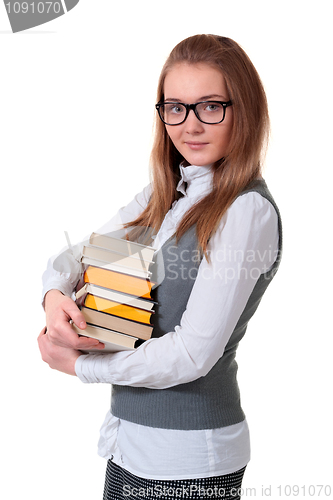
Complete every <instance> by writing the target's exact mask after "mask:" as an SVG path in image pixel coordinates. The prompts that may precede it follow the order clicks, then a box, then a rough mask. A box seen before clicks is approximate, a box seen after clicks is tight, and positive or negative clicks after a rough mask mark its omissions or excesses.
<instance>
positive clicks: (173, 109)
mask: <svg viewBox="0 0 333 500" xmlns="http://www.w3.org/2000/svg"><path fill="white" fill-rule="evenodd" d="M231 105H232V101H227V102H224V101H201V102H196V103H195V104H184V103H183V102H169V101H166V102H159V103H157V104H155V108H156V109H157V111H158V114H159V117H160V118H161V120H162V122H163V123H165V124H166V125H180V124H181V123H184V121H185V120H186V118H187V117H188V114H189V112H190V111H191V109H193V111H194V114H195V116H196V117H197V118H198V120H200V121H201V122H202V123H206V124H208V125H216V124H217V123H221V122H223V120H224V118H225V110H226V109H227V107H228V106H231Z"/></svg>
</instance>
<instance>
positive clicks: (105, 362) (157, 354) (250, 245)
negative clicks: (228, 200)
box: [75, 193, 278, 389]
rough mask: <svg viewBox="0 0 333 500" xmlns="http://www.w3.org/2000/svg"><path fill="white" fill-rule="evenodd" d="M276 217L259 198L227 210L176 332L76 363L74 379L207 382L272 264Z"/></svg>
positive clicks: (153, 384)
mask: <svg viewBox="0 0 333 500" xmlns="http://www.w3.org/2000/svg"><path fill="white" fill-rule="evenodd" d="M277 247H278V229H277V214H276V212H275V210H274V208H273V206H272V205H271V204H270V203H269V202H268V201H267V200H266V199H264V198H263V197H261V196H260V195H259V194H257V193H248V194H246V195H243V196H241V197H239V198H237V200H236V201H235V202H234V203H233V205H232V206H231V207H230V209H229V210H228V212H227V214H226V215H225V217H224V218H223V220H222V222H221V225H220V228H219V230H218V231H217V232H216V233H215V234H214V236H213V237H212V238H211V241H210V259H211V263H208V262H207V260H206V259H205V258H204V259H203V260H202V262H201V265H200V267H199V272H198V276H197V279H196V281H195V284H194V286H193V289H192V292H191V295H190V298H189V301H188V304H187V308H186V311H185V312H184V314H183V316H182V319H181V322H180V325H179V326H177V327H176V328H175V331H172V332H169V333H167V334H166V335H164V336H163V337H161V338H154V339H151V340H148V341H146V342H145V343H144V344H142V345H141V346H140V347H139V348H137V349H136V350H134V351H122V352H117V353H114V354H106V355H92V354H89V355H82V356H80V357H78V359H77V360H76V365H75V370H76V374H77V375H78V376H79V378H80V379H81V380H82V381H83V382H90V383H93V382H106V383H115V384H119V385H131V386H135V387H149V388H153V389H164V388H167V387H172V386H174V385H178V384H181V383H186V382H190V381H192V380H195V379H197V378H199V377H201V376H204V375H206V374H207V373H208V372H209V371H210V369H211V368H212V367H213V366H214V364H215V363H216V362H217V361H218V359H219V358H220V357H221V356H222V355H223V352H224V349H225V346H226V344H227V342H228V340H229V338H230V336H231V334H232V332H233V330H234V328H235V326H236V324H237V321H238V319H239V317H240V315H241V313H242V312H243V310H244V308H245V305H246V303H247V301H248V298H249V296H250V295H251V292H252V290H253V288H254V286H255V284H256V282H257V279H258V277H259V275H260V274H261V273H263V272H265V271H267V270H268V269H269V268H270V267H271V266H272V265H273V263H274V261H275V259H276V255H277Z"/></svg>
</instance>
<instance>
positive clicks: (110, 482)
mask: <svg viewBox="0 0 333 500" xmlns="http://www.w3.org/2000/svg"><path fill="white" fill-rule="evenodd" d="M245 469H246V467H243V468H242V469H240V470H239V471H237V472H233V473H232V474H226V475H224V476H214V477H207V478H202V479H172V480H159V479H144V478H141V477H137V476H134V475H133V474H131V473H130V472H128V471H126V470H125V469H122V468H121V467H119V466H118V465H116V464H114V463H113V462H112V460H108V465H107V469H106V477H105V486H104V496H103V500H126V499H128V500H137V499H149V500H178V499H180V500H185V499H186V498H189V499H191V500H192V499H196V500H199V499H213V500H214V499H220V500H240V498H241V497H240V493H241V485H242V480H243V475H244V472H245Z"/></svg>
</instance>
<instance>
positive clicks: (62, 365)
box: [37, 327, 81, 375]
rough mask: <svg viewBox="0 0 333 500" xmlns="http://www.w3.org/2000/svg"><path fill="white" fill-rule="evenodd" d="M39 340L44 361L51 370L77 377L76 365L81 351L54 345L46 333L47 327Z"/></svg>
mask: <svg viewBox="0 0 333 500" xmlns="http://www.w3.org/2000/svg"><path fill="white" fill-rule="evenodd" d="M37 340H38V346H39V350H40V352H41V355H42V360H43V361H45V363H47V364H48V365H49V366H50V368H52V369H54V370H58V371H60V372H63V373H67V374H68V375H76V373H75V363H76V360H77V358H78V357H79V356H80V355H81V353H80V352H79V351H77V350H75V349H68V348H66V347H59V346H56V345H54V344H53V343H52V342H51V341H50V338H49V335H48V333H46V327H44V328H43V330H42V331H41V332H40V334H39V336H38V339H37Z"/></svg>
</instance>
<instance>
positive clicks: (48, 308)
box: [44, 290, 104, 361]
mask: <svg viewBox="0 0 333 500" xmlns="http://www.w3.org/2000/svg"><path fill="white" fill-rule="evenodd" d="M44 306H45V312H46V327H47V339H48V341H49V342H50V343H52V344H54V346H58V347H66V348H69V349H75V350H81V349H82V350H89V349H91V348H94V349H103V348H104V344H102V343H101V342H98V340H96V339H92V338H88V337H80V336H79V335H77V333H75V331H74V330H73V328H72V327H71V325H70V323H69V321H70V320H71V319H72V320H73V322H74V323H75V325H76V326H78V327H79V328H80V329H81V330H84V329H85V328H86V322H85V320H84V316H83V314H82V313H81V311H80V309H79V308H78V307H77V305H76V304H75V302H74V301H73V300H72V299H71V298H70V297H66V296H65V295H63V294H62V293H61V292H60V291H59V290H50V291H49V292H47V294H46V295H45V302H44ZM44 361H45V360H44Z"/></svg>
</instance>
